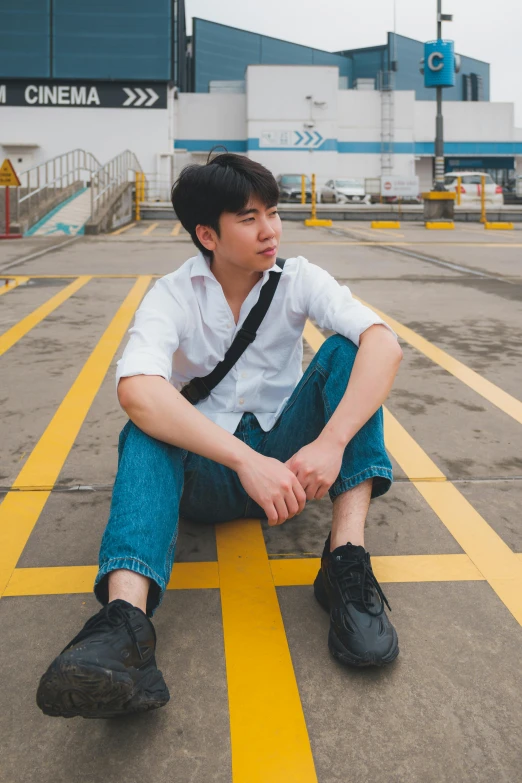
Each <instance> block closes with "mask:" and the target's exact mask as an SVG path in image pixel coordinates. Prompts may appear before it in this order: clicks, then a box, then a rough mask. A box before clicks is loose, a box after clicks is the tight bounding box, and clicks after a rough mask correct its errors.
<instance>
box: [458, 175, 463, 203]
mask: <svg viewBox="0 0 522 783" xmlns="http://www.w3.org/2000/svg"><path fill="white" fill-rule="evenodd" d="M461 188H462V177H457V206H458V207H460V195H461V192H462V191H461Z"/></svg>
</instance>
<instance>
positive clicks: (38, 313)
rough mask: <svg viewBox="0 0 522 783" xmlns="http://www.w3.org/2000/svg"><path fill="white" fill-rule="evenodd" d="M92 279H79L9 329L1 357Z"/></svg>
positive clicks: (0, 349) (0, 346)
mask: <svg viewBox="0 0 522 783" xmlns="http://www.w3.org/2000/svg"><path fill="white" fill-rule="evenodd" d="M90 279H91V276H90V275H82V277H78V278H77V279H76V280H75V281H74V282H73V283H69V285H68V286H67V287H66V288H64V289H62V290H61V291H60V292H59V293H57V294H55V296H52V297H51V298H50V299H48V300H47V302H44V304H43V305H40V307H37V308H36V310H33V312H32V313H29V315H27V316H26V317H25V318H22V320H21V321H18V323H17V324H15V325H14V326H12V327H11V328H10V329H8V330H7V331H6V332H4V334H2V335H0V356H2V354H4V353H5V352H6V351H8V350H9V348H12V347H13V345H14V344H15V343H17V342H18V340H20V339H21V338H22V337H23V336H24V335H26V334H27V332H29V331H31V329H33V328H34V327H35V326H36V325H37V324H39V323H40V321H43V319H44V318H46V317H47V316H48V315H49V314H50V313H52V312H53V310H56V308H57V307H59V306H60V305H61V304H63V303H64V302H65V301H66V300H67V299H69V297H70V296H72V295H73V294H75V293H76V292H77V291H79V290H80V288H82V286H84V285H85V284H86V283H88V282H89V280H90Z"/></svg>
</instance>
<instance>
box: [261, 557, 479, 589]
mask: <svg viewBox="0 0 522 783" xmlns="http://www.w3.org/2000/svg"><path fill="white" fill-rule="evenodd" d="M372 566H373V570H374V573H375V576H376V577H377V579H378V580H379V582H472V581H484V577H483V576H482V574H481V573H480V571H479V570H478V568H476V566H474V565H473V563H472V562H471V560H470V559H469V557H468V556H467V555H391V556H384V557H372ZM320 567H321V559H320V558H318V557H310V558H308V559H306V558H296V559H295V560H270V568H271V570H272V576H273V578H274V582H275V584H276V586H277V587H289V586H291V585H311V584H313V581H314V579H315V577H316V576H317V572H318V570H319V568H320Z"/></svg>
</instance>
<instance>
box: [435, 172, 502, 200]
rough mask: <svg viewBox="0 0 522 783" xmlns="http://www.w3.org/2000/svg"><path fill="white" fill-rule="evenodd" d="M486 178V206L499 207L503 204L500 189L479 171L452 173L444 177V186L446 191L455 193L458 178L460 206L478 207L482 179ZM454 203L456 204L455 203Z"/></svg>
mask: <svg viewBox="0 0 522 783" xmlns="http://www.w3.org/2000/svg"><path fill="white" fill-rule="evenodd" d="M483 176H485V178H486V204H491V205H493V206H495V207H501V206H503V204H504V194H503V193H502V187H501V186H500V185H497V184H496V182H495V181H494V180H493V179H492V178H491V176H490V175H489V174H482V172H480V171H452V172H451V174H446V175H445V177H444V185H445V187H446V188H447V190H453V191H454V192H455V193H456V192H457V177H460V183H461V185H460V203H461V205H469V206H471V205H473V206H480V202H481V187H482V177H483ZM455 203H456V202H455Z"/></svg>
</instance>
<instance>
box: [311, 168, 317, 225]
mask: <svg viewBox="0 0 522 783" xmlns="http://www.w3.org/2000/svg"><path fill="white" fill-rule="evenodd" d="M315 199H316V193H315V174H312V215H311V218H312V220H317V209H316V206H315Z"/></svg>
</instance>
